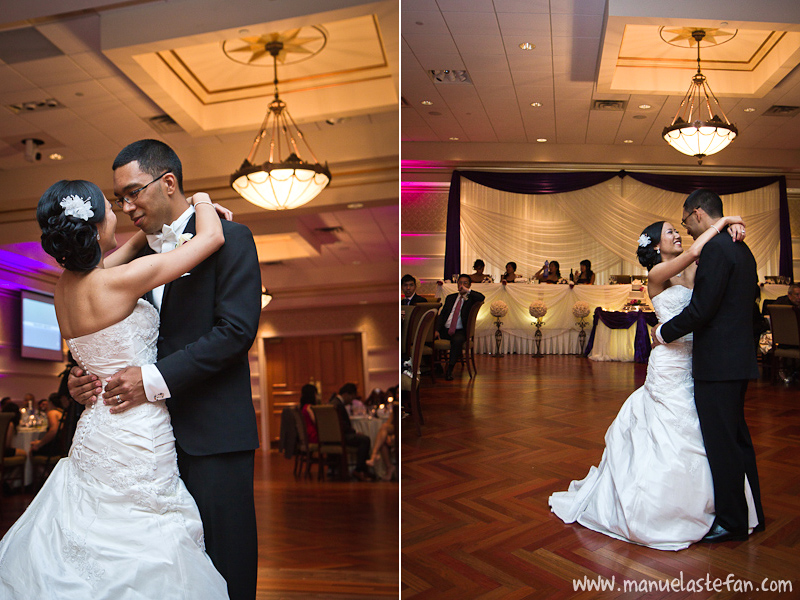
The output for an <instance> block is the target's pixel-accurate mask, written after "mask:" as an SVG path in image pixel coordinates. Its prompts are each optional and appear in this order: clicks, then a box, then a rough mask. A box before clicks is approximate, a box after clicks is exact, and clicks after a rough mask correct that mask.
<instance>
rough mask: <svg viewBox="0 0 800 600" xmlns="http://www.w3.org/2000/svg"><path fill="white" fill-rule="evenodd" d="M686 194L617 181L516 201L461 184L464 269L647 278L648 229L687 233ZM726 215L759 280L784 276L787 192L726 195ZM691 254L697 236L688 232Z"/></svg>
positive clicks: (767, 190)
mask: <svg viewBox="0 0 800 600" xmlns="http://www.w3.org/2000/svg"><path fill="white" fill-rule="evenodd" d="M685 199H686V196H685V194H678V193H674V192H668V191H665V190H662V189H659V188H656V187H651V186H648V185H645V184H643V183H639V182H638V181H635V180H634V179H632V178H630V177H624V178H620V177H614V178H613V179H611V180H609V181H607V182H604V183H601V184H598V185H595V186H592V187H589V188H584V189H582V190H578V191H575V192H568V193H564V194H535V195H528V194H512V193H509V192H503V191H499V190H495V189H492V188H489V187H485V186H482V185H480V184H477V183H475V182H473V181H470V180H468V179H467V178H462V180H461V264H462V270H465V271H467V270H468V268H469V267H470V266H471V265H472V263H473V262H474V261H475V259H477V258H480V259H483V261H484V262H485V263H486V270H485V272H486V273H487V274H492V275H494V276H495V281H499V279H498V276H499V275H500V274H502V273H503V272H504V271H505V265H506V263H507V262H509V261H514V262H516V263H517V274H518V275H522V276H525V277H530V276H532V275H533V274H534V273H535V272H536V271H537V270H539V268H540V267H541V266H542V263H544V261H545V260H546V259H547V260H551V261H552V260H556V261H558V262H559V265H560V267H561V275H562V277H568V276H569V270H570V269H571V268H572V269H577V268H578V264H579V263H580V261H581V260H583V259H589V260H590V261H591V262H592V270H593V271H594V272H595V273H596V274H597V283H598V284H604V283H608V277H609V276H610V275H618V274H628V275H644V274H646V270H645V269H644V268H643V267H641V266H640V265H639V263H638V262H637V261H636V243H637V240H638V238H639V234H640V233H641V232H642V230H643V229H644V228H645V227H646V226H647V225H649V224H650V223H653V222H655V221H669V222H670V223H672V224H673V225H675V226H676V227H679V228H680V218H681V212H682V207H683V201H684V200H685ZM722 202H723V206H724V210H725V214H726V215H741V216H742V217H743V218H744V219H745V222H746V224H747V239H746V242H747V244H748V246H750V249H751V250H752V252H753V255H754V256H755V258H756V263H757V265H758V274H759V278H760V279H763V278H764V276H765V275H777V274H778V253H779V245H780V239H779V210H778V203H779V186H778V184H777V183H774V184H772V185H769V186H767V187H764V188H760V189H758V190H754V191H751V192H745V193H742V194H730V195H726V196H722ZM680 229H681V232H682V235H683V237H684V247H688V246H689V245H691V241H692V239H691V237H690V236H688V235H687V234H686V233H685V229H683V228H680Z"/></svg>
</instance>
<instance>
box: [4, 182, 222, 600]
mask: <svg viewBox="0 0 800 600" xmlns="http://www.w3.org/2000/svg"><path fill="white" fill-rule="evenodd" d="M192 203H193V205H194V206H195V210H196V213H197V234H196V235H195V236H194V237H193V238H192V239H191V240H190V241H188V242H187V243H184V244H183V245H181V246H180V247H179V248H176V249H175V250H173V251H172V252H170V253H169V254H168V255H167V254H153V255H149V256H146V257H143V258H138V259H135V260H131V259H132V258H133V257H134V256H135V255H136V253H137V251H138V250H139V249H140V248H141V247H142V246H143V244H144V241H145V240H144V234H143V233H141V232H140V233H137V234H136V235H135V236H134V237H133V238H132V239H131V240H130V241H129V242H127V243H126V244H125V245H123V246H122V247H121V248H120V249H119V250H117V251H116V252H114V253H113V254H110V255H109V256H108V257H106V258H103V255H104V254H105V253H106V252H108V251H110V250H111V249H113V248H115V247H116V240H115V237H114V233H115V229H116V217H115V215H114V213H113V211H112V210H111V205H110V203H109V202H108V200H106V199H105V197H104V196H103V193H102V192H101V191H100V189H99V188H98V187H97V186H95V185H94V184H91V183H89V182H86V181H60V182H58V183H56V184H54V185H53V186H51V187H50V188H49V189H48V190H47V192H45V194H44V195H43V196H42V199H41V200H40V201H39V207H38V211H37V218H38V220H39V224H40V226H41V227H42V246H43V247H44V249H45V250H46V251H47V252H48V253H49V254H51V255H52V256H53V257H54V258H55V259H56V260H57V261H58V262H59V264H61V265H62V266H63V267H64V268H65V271H64V273H63V274H62V276H61V278H60V279H59V281H58V284H57V285H56V292H55V306H56V315H57V317H58V322H59V327H60V329H61V333H62V335H63V336H64V337H65V338H66V339H67V344H68V346H69V348H70V350H71V351H72V353H73V356H74V357H75V359H76V360H77V361H78V362H79V363H80V366H81V367H82V368H83V369H85V370H87V371H89V372H91V373H94V374H96V375H97V376H98V377H100V379H101V380H102V379H104V378H106V377H109V376H111V375H112V374H113V373H115V372H117V371H118V370H120V369H121V368H123V367H126V366H131V365H134V366H141V365H144V364H149V363H154V362H155V358H156V343H157V340H158V326H159V317H158V312H157V311H156V310H155V308H154V307H153V306H152V305H150V304H149V303H147V302H146V301H144V300H141V299H140V296H142V295H143V294H144V293H145V292H147V291H149V290H150V289H152V288H153V287H155V286H157V285H161V284H165V283H167V282H169V281H171V280H173V279H176V278H177V277H180V276H181V275H182V274H183V273H186V272H188V271H190V270H191V269H192V268H193V267H195V266H196V265H198V264H199V263H200V262H201V261H202V260H204V259H205V258H206V257H208V256H210V255H211V254H212V253H213V252H215V251H216V250H217V249H219V248H220V247H221V246H222V244H223V243H224V238H223V235H222V227H221V225H220V221H219V217H218V216H217V211H216V210H215V208H214V206H213V205H212V203H211V201H210V200H209V199H208V196H207V195H205V194H196V195H195V196H194V197H193V198H192ZM205 205H208V206H209V208H205V207H204V206H205ZM201 207H202V208H201ZM187 208H188V207H187ZM0 598H13V599H15V600H24V599H30V600H41V599H42V598H59V599H60V600H62V599H67V600H87V599H90V598H91V599H94V600H99V599H108V600H122V599H126V600H127V599H131V600H133V599H137V600H153V599H154V598H166V599H170V600H178V599H180V600H198V599H201V600H220V599H227V598H228V593H227V586H226V583H225V580H224V579H223V578H222V576H221V575H220V574H219V573H218V572H217V570H216V569H215V568H214V565H213V564H212V562H211V559H210V558H209V557H208V555H207V554H206V553H205V550H204V545H203V526H202V522H201V520H200V514H199V512H198V510H197V506H196V504H195V502H194V499H193V498H192V497H191V495H190V494H189V492H188V491H187V490H186V487H185V486H184V484H183V481H182V480H181V479H180V477H179V475H178V467H177V461H176V454H175V438H174V437H173V433H172V426H171V424H170V419H169V413H168V412H167V408H166V406H165V405H164V401H160V402H152V403H150V402H146V403H144V404H142V405H139V406H136V407H134V408H132V409H130V410H128V411H126V412H123V413H120V414H112V413H111V412H110V407H109V406H106V405H105V404H103V403H102V402H97V403H96V404H94V405H92V406H90V407H88V408H87V409H86V410H85V411H84V412H83V414H82V415H81V418H80V421H79V422H78V427H77V430H76V432H75V436H74V439H73V442H72V447H71V448H70V451H69V456H68V457H67V458H64V459H62V460H61V461H59V463H58V464H57V465H56V467H55V469H54V470H53V472H52V474H51V475H50V477H49V478H48V479H47V481H46V482H45V485H44V486H43V487H42V489H41V490H40V491H39V493H38V494H37V495H36V497H35V498H34V499H33V501H32V503H31V505H30V506H29V507H28V509H27V510H26V511H25V513H24V514H23V515H22V516H21V517H20V518H19V520H18V521H17V522H16V523H15V524H14V525H13V527H12V528H11V529H10V530H9V531H8V533H7V534H6V536H5V537H4V538H3V539H2V541H0Z"/></svg>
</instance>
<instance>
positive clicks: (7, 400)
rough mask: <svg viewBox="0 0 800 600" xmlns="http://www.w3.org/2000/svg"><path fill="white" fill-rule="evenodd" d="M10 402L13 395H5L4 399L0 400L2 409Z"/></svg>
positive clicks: (0, 408)
mask: <svg viewBox="0 0 800 600" xmlns="http://www.w3.org/2000/svg"><path fill="white" fill-rule="evenodd" d="M9 402H11V396H5V397H4V398H3V399H2V400H0V410H3V409H4V408H5V407H6V404H8V403H9ZM12 404H13V402H12ZM18 408H19V407H18Z"/></svg>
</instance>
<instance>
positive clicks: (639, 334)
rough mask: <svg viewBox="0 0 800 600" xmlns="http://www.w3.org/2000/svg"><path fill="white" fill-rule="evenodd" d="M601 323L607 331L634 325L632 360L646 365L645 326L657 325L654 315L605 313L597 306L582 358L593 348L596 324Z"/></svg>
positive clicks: (646, 338) (650, 313)
mask: <svg viewBox="0 0 800 600" xmlns="http://www.w3.org/2000/svg"><path fill="white" fill-rule="evenodd" d="M598 322H601V323H602V324H603V325H605V326H606V327H608V328H609V329H628V328H629V327H630V326H631V325H633V324H634V323H636V337H635V338H634V340H633V360H634V362H637V363H646V362H647V359H648V358H649V357H650V334H649V333H648V332H647V325H650V327H653V326H654V325H655V324H656V323H658V319H657V318H656V314H655V313H652V312H641V311H633V312H607V311H604V310H603V309H602V308H600V307H599V306H598V307H597V308H595V309H594V322H593V324H592V333H591V334H590V335H589V342H588V343H587V344H586V350H584V352H583V354H584V356H589V353H590V352H591V351H592V346H594V334H595V332H596V331H597V323H598Z"/></svg>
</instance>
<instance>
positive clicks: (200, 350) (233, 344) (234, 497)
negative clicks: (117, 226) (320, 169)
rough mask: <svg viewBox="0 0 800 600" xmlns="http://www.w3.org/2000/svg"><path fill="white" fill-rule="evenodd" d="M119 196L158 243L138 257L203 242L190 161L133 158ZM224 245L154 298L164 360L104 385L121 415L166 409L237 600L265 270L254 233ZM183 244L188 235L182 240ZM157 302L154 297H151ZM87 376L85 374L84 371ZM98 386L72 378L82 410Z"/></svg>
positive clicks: (251, 576) (251, 508)
mask: <svg viewBox="0 0 800 600" xmlns="http://www.w3.org/2000/svg"><path fill="white" fill-rule="evenodd" d="M113 169H114V194H115V196H116V197H117V198H118V203H120V204H121V205H122V210H123V212H125V214H127V215H128V217H130V219H131V220H132V221H133V223H134V225H136V227H138V228H139V229H141V230H143V231H144V232H145V233H147V234H148V236H147V237H148V244H149V245H150V247H148V246H145V248H144V249H143V250H142V251H141V253H140V254H152V253H153V252H166V251H169V250H170V249H172V248H174V247H175V246H176V244H179V243H180V242H179V239H178V237H177V236H181V238H182V239H186V237H188V234H193V233H194V232H195V217H194V209H193V208H191V207H190V206H189V204H188V203H187V201H186V197H185V196H184V193H183V175H182V166H181V162H180V159H179V158H178V156H177V155H176V154H175V152H174V151H173V150H172V148H170V147H169V146H167V145H166V144H164V143H163V142H160V141H157V140H139V141H138V142H134V143H133V144H130V145H129V146H127V147H125V148H124V149H123V150H122V151H121V152H120V153H119V155H118V156H117V158H116V160H115V161H114V165H113ZM222 229H223V232H224V234H225V245H224V246H223V247H222V248H221V249H220V250H219V251H217V252H216V253H215V254H213V255H212V256H210V257H209V258H208V259H206V260H205V261H204V262H202V263H201V264H200V265H198V266H197V267H195V268H194V269H193V270H192V271H191V272H190V273H186V274H185V275H183V276H182V277H180V278H178V279H176V280H175V281H173V282H171V283H168V284H167V285H165V286H162V289H159V288H156V289H155V290H153V291H152V292H150V293H148V297H147V299H148V300H150V301H151V302H153V304H155V306H156V308H158V309H159V311H160V313H161V327H160V330H159V337H158V361H157V362H156V364H155V365H146V366H145V367H142V368H139V367H127V368H125V369H123V370H122V371H120V372H118V373H116V374H115V375H114V376H113V377H111V380H110V381H109V382H108V384H107V386H106V392H105V395H104V398H105V400H104V401H105V403H106V404H114V405H118V406H117V407H115V408H114V409H112V412H122V411H124V410H128V409H130V408H132V407H134V406H136V405H138V404H141V403H143V402H147V401H154V400H161V399H168V400H167V406H168V407H169V412H170V417H171V419H172V425H173V429H174V433H175V440H176V449H177V453H178V468H179V470H180V474H181V478H182V479H183V481H184V482H185V483H186V487H187V488H188V490H189V492H190V493H191V494H192V496H193V497H194V499H195V502H196V503H197V506H198V509H199V510H200V516H201V517H202V520H203V528H204V535H205V544H206V550H207V552H208V554H209V556H210V557H211V560H212V561H213V562H214V566H215V567H216V568H217V570H218V571H219V572H220V573H221V574H222V576H223V577H224V578H225V580H226V581H227V583H228V593H229V595H230V598H231V600H253V599H254V598H255V594H256V573H257V568H258V543H257V539H256V518H255V504H254V500H253V468H254V458H255V449H256V448H258V433H257V430H256V419H255V410H254V408H253V400H252V395H251V388H250V368H249V363H248V358H247V352H248V350H249V349H250V347H251V346H252V344H253V340H254V339H255V335H256V331H257V329H258V321H259V317H260V314H261V271H260V268H259V265H258V258H257V256H256V248H255V244H254V242H253V236H252V234H251V233H250V230H249V229H247V228H246V227H244V226H243V225H240V224H237V223H232V222H229V221H225V220H223V221H222ZM181 234H183V235H181ZM151 296H152V297H151ZM74 371H77V373H73V375H74V374H78V373H80V374H82V372H80V370H78V369H74ZM96 379H97V378H96V377H94V376H91V375H87V376H83V377H70V392H71V394H72V396H73V398H75V399H76V400H77V401H79V402H81V403H86V402H87V401H90V402H91V401H93V396H94V395H96V394H98V393H99V391H100V382H99V381H96Z"/></svg>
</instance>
